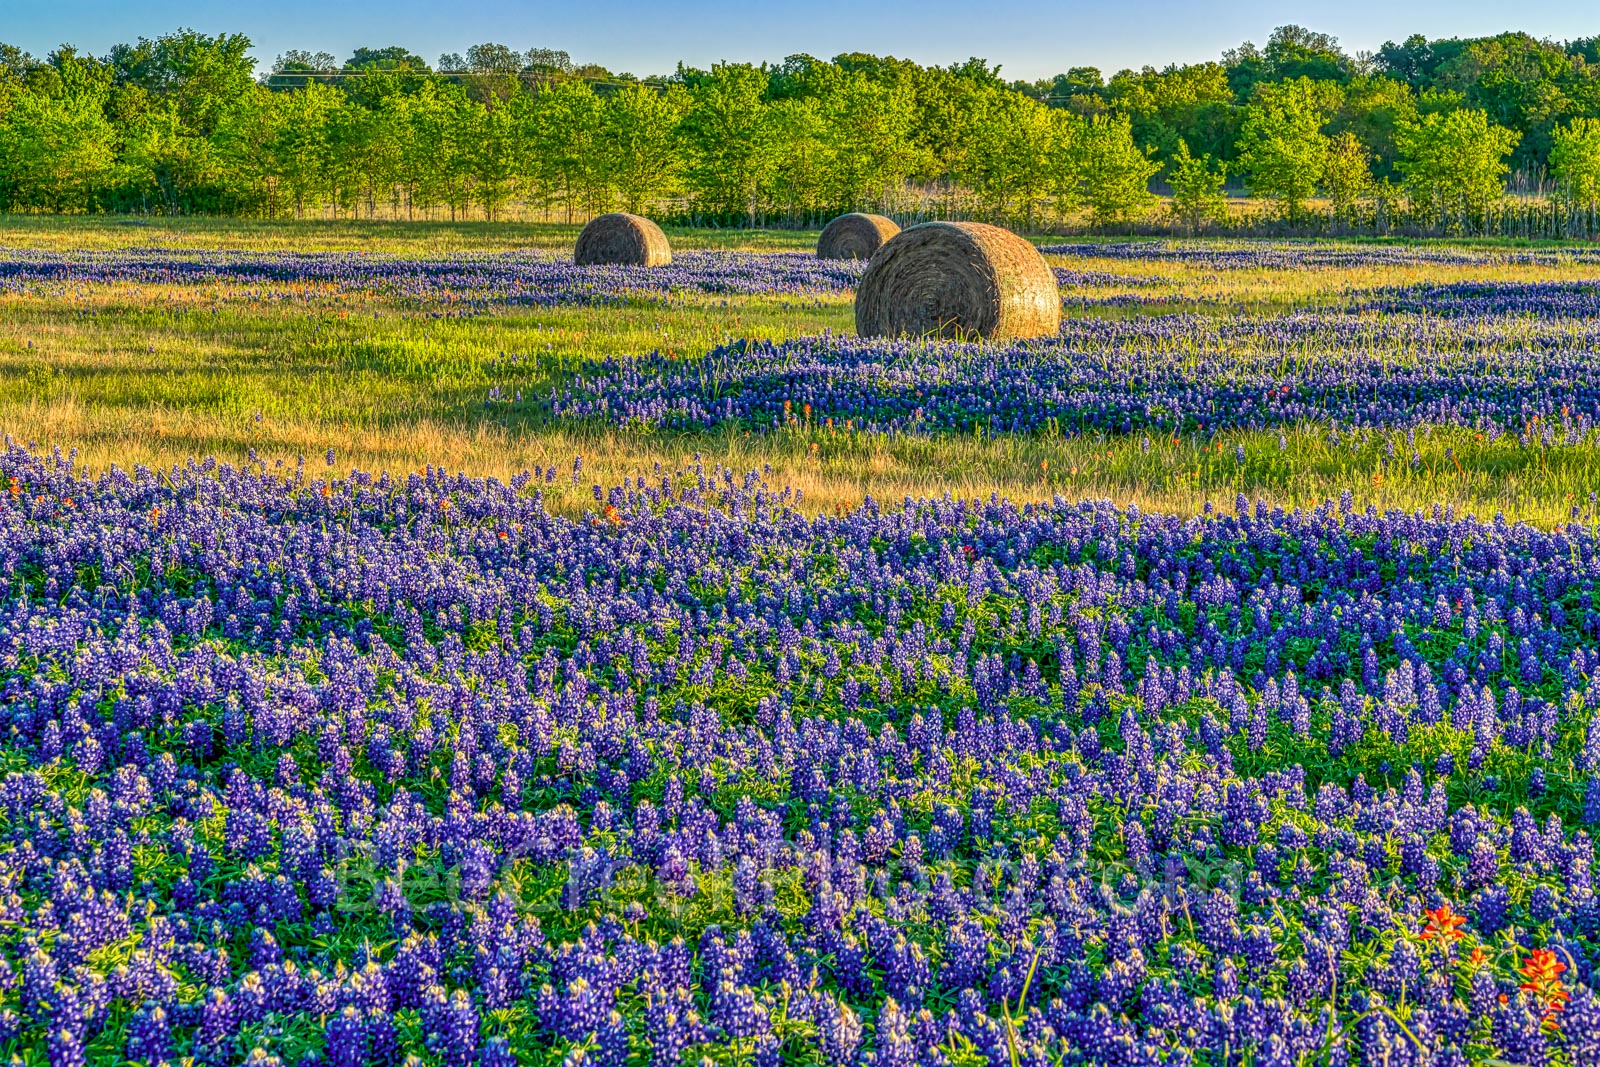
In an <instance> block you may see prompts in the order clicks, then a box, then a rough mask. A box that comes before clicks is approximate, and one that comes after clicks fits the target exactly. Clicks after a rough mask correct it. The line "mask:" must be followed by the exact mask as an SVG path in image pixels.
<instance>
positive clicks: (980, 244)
mask: <svg viewBox="0 0 1600 1067" xmlns="http://www.w3.org/2000/svg"><path fill="white" fill-rule="evenodd" d="M1060 328H1061V292H1060V289H1059V288H1058V287H1057V286H1056V276H1055V273H1054V272H1053V271H1051V269H1050V266H1049V264H1047V263H1045V261H1044V257H1043V256H1041V255H1040V254H1039V250H1038V249H1037V248H1034V247H1033V245H1031V244H1029V243H1028V242H1027V241H1025V240H1023V239H1022V238H1021V237H1018V236H1017V235H1016V234H1014V233H1012V232H1011V231H1009V230H1003V229H1001V228H1000V227H998V226H989V225H985V224H984V223H981V222H925V223H923V224H922V225H920V226H912V227H911V228H910V229H907V230H902V231H901V232H900V233H899V235H898V236H896V237H894V238H892V239H890V240H889V241H887V242H886V243H885V244H884V246H883V247H882V248H880V249H878V251H877V252H876V253H875V254H874V255H873V257H872V260H871V262H869V263H868V264H867V269H866V272H865V273H864V274H863V275H862V276H861V283H860V285H858V286H857V287H856V333H858V334H860V335H861V336H863V337H900V336H910V337H926V336H934V337H944V338H952V339H956V338H971V337H974V336H976V337H983V338H993V339H995V340H1006V339H1017V338H1024V337H1046V336H1053V335H1054V334H1055V333H1056V332H1057V331H1058V330H1059V329H1060Z"/></svg>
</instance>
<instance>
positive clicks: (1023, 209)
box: [955, 86, 1060, 222]
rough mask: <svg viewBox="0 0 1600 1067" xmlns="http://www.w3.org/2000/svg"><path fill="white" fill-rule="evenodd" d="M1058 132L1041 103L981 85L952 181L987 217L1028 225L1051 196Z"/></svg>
mask: <svg viewBox="0 0 1600 1067" xmlns="http://www.w3.org/2000/svg"><path fill="white" fill-rule="evenodd" d="M1059 129H1060V127H1058V126H1057V125H1056V124H1055V121H1054V118H1053V113H1052V112H1051V110H1050V109H1049V108H1047V107H1045V106H1044V105H1043V104H1041V103H1039V102H1037V101H1035V100H1030V99H1028V98H1027V97H1025V96H1022V95H1020V94H1018V93H1014V92H1012V91H1011V90H1009V89H1007V88H1005V87H1003V86H989V87H986V88H984V89H983V104H982V110H981V111H979V112H978V114H977V115H976V116H975V119H974V121H973V123H972V128H971V133H970V135H969V137H968V138H967V143H966V146H965V151H964V152H963V155H962V157H961V161H960V164H959V167H958V169H957V170H956V171H955V177H956V178H957V179H958V180H959V181H961V182H962V184H964V185H965V186H966V187H967V188H968V189H970V190H971V191H972V193H973V195H975V196H976V197H977V199H978V203H979V204H980V205H981V206H982V209H983V210H984V212H985V213H987V214H988V215H990V216H991V217H994V218H999V219H1006V218H1022V219H1025V220H1027V221H1029V222H1031V221H1032V219H1033V217H1034V214H1035V212H1036V210H1037V208H1038V206H1039V204H1040V203H1041V202H1042V201H1043V200H1044V199H1045V198H1046V197H1047V196H1048V195H1049V194H1050V192H1051V187H1052V184H1053V181H1054V177H1055V170H1054V167H1053V166H1052V163H1053V161H1054V160H1055V159H1057V158H1058V155H1059V154H1058V153H1057V152H1056V151H1055V150H1054V148H1055V146H1054V144H1053V138H1054V136H1055V135H1056V133H1057V132H1058V130H1059Z"/></svg>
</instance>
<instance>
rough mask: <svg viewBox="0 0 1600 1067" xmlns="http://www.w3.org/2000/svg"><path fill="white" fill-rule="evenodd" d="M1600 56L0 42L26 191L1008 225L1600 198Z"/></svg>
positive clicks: (1564, 50)
mask: <svg viewBox="0 0 1600 1067" xmlns="http://www.w3.org/2000/svg"><path fill="white" fill-rule="evenodd" d="M1597 52H1600V48H1597V46H1596V45H1595V41H1594V40H1593V39H1589V40H1583V41H1573V42H1569V43H1567V44H1565V45H1563V44H1559V43H1556V42H1551V41H1540V40H1535V39H1534V38H1532V37H1529V36H1527V35H1526V34H1517V33H1507V34H1500V35H1498V36H1495V37H1486V38H1476V39H1467V40H1445V41H1441V40H1429V39H1427V38H1424V37H1420V36H1414V37H1411V38H1407V39H1406V40H1405V41H1404V42H1402V43H1400V44H1394V43H1393V42H1390V43H1388V44H1386V45H1385V46H1384V47H1383V48H1382V49H1380V50H1379V52H1378V53H1377V54H1376V55H1374V56H1356V57H1352V56H1350V55H1349V54H1347V53H1346V52H1345V51H1343V49H1342V48H1341V47H1340V45H1339V42H1338V41H1336V40H1334V39H1333V38H1331V37H1329V36H1327V35H1326V34H1321V33H1318V32H1315V31H1314V30H1311V29H1306V28H1304V27H1298V26H1284V27H1280V28H1279V29H1277V30H1275V31H1274V32H1273V33H1272V35H1271V36H1270V37H1269V38H1268V39H1267V42H1266V44H1265V45H1264V46H1262V47H1259V48H1258V47H1256V46H1255V45H1252V44H1250V43H1249V42H1245V43H1244V44H1242V45H1240V46H1239V47H1238V48H1236V49H1232V50H1230V51H1229V52H1227V53H1225V54H1224V56H1223V57H1222V58H1221V60H1220V61H1217V62H1208V63H1196V64H1191V65H1187V66H1170V67H1167V68H1165V69H1161V70H1157V69H1155V68H1152V67H1146V68H1144V69H1143V70H1139V71H1131V70H1124V71H1119V72H1116V73H1114V74H1112V75H1111V76H1110V77H1109V78H1107V77H1105V76H1104V75H1103V74H1102V72H1101V71H1100V70H1098V69H1095V68H1092V67H1078V68H1073V69H1072V70H1070V71H1068V72H1066V73H1065V74H1061V75H1058V76H1056V77H1054V78H1047V79H1040V80H1038V81H1035V82H1009V83H1008V82H1007V81H1005V80H1004V79H1003V78H1002V76H1001V71H1000V68H998V67H997V66H994V65H992V64H990V63H988V62H986V61H984V60H982V59H977V58H974V59H969V60H967V61H965V62H962V63H957V64H953V65H951V66H948V67H934V66H921V65H918V64H916V63H912V62H910V61H907V60H903V59H897V58H895V57H892V56H874V55H867V54H863V53H850V54H846V55H840V56H836V57H834V58H833V59H831V60H824V59H818V58H816V57H813V56H807V55H795V56H790V57H788V58H787V59H785V60H783V61H782V62H780V63H777V64H774V65H770V66H765V65H764V66H753V65H749V64H724V65H718V66H714V67H712V68H710V69H708V70H699V69H693V68H689V67H683V66H680V67H679V69H678V70H677V71H676V72H675V73H674V74H673V75H671V76H670V77H667V78H657V79H648V80H643V81H641V80H640V79H638V78H635V77H634V76H632V75H630V74H625V73H614V72H612V71H608V70H606V69H604V68H602V67H599V66H596V65H594V64H578V63H575V62H574V61H573V59H572V57H571V56H570V55H568V54H567V53H566V52H564V51H561V50H559V49H555V48H549V47H543V46H534V47H530V48H526V49H524V48H521V47H520V46H512V45H509V44H502V43H496V42H484V43H481V44H477V45H474V46H472V47H471V48H468V49H467V50H466V53H465V55H456V54H453V53H452V54H446V55H444V56H441V57H440V59H439V61H438V63H437V64H435V65H434V67H433V69H430V67H429V64H428V63H427V62H426V61H424V60H423V59H422V57H421V56H420V55H418V54H417V53H415V52H413V51H411V50H410V49H408V48H406V47H404V46H402V45H394V44H391V45H383V46H371V47H361V48H357V49H355V50H354V51H353V52H352V53H351V54H350V55H349V57H348V58H347V59H345V60H343V61H340V60H338V59H337V58H336V57H335V56H333V55H331V54H329V53H326V52H318V51H311V50H304V49H297V50H289V51H285V52H284V53H283V54H281V55H279V56H278V57H277V58H276V60H275V62H273V64H272V66H271V69H270V70H269V71H266V72H264V73H263V74H262V77H261V78H260V79H259V80H257V78H256V76H255V61H254V59H253V58H252V57H251V55H250V42H249V41H248V40H247V39H246V38H244V37H242V36H240V35H237V34H219V35H216V36H208V35H206V34H202V33H198V32H196V31H193V30H179V31H177V32H174V33H171V34H167V35H164V36H161V37H157V38H155V39H146V38H140V39H139V40H138V41H136V42H135V43H132V44H122V45H117V46H115V47H114V48H112V49H111V50H110V52H109V53H108V54H107V55H106V56H104V57H101V58H96V57H93V56H88V55H82V54H79V53H77V52H75V51H74V50H73V49H70V48H62V49H60V50H58V51H57V52H54V53H52V54H51V55H50V56H48V57H46V58H44V59H38V58H35V57H34V56H32V55H29V54H28V53H26V52H24V51H22V50H21V49H19V48H16V47H13V46H8V45H4V44H0V209H3V210H13V211H85V212H87V211H147V212H163V213H246V214H261V215H269V216H271V215H278V214H285V213H290V214H293V213H308V212H327V211H332V212H337V213H340V214H358V213H363V212H365V213H368V214H370V213H373V212H375V211H376V210H377V209H378V207H379V205H386V206H388V207H389V208H390V209H391V210H394V211H397V212H404V213H409V214H415V213H416V212H419V211H421V212H436V211H448V212H450V213H451V214H452V215H454V216H460V214H461V213H462V212H467V211H473V212H482V213H484V214H486V215H488V216H490V217H497V216H499V215H501V214H502V213H503V212H504V211H505V210H506V207H507V205H509V204H512V203H514V202H527V203H531V204H534V205H537V206H542V207H544V208H545V209H546V210H552V211H557V212H567V213H572V214H574V215H576V214H579V213H588V212H593V211H599V210H603V209H608V208H614V207H625V208H630V209H632V210H637V211H646V212H648V211H652V210H661V209H663V208H668V207H669V206H670V209H671V210H674V211H679V212H692V213H694V214H696V215H698V216H700V217H707V218H718V219H722V220H725V221H729V222H733V221H738V220H745V221H751V220H756V219H759V218H770V217H773V216H783V217H788V218H817V217H821V216H826V215H827V214H830V213H833V212H837V211H841V210H852V209H873V210H887V211H896V210H900V209H902V208H903V207H906V206H909V204H910V203H912V202H913V201H914V199H915V198H917V197H926V196H937V197H939V198H941V199H942V201H943V203H944V205H945V208H944V209H945V210H952V211H962V212H969V213H975V214H979V215H985V216H991V217H995V218H999V219H1002V220H1006V221H1019V222H1023V223H1027V222H1041V221H1045V220H1051V219H1060V218H1065V217H1068V216H1074V217H1075V216H1076V213H1078V212H1080V211H1083V210H1085V209H1087V211H1088V213H1089V214H1090V215H1091V216H1092V218H1093V219H1094V220H1095V221H1097V222H1101V223H1107V224H1111V223H1122V222H1126V221H1128V220H1131V219H1134V218H1137V217H1138V216H1139V215H1140V214H1141V213H1142V212H1143V211H1144V209H1145V208H1146V206H1147V205H1148V204H1149V203H1150V199H1151V198H1150V196H1149V193H1148V181H1149V179H1150V177H1151V176H1152V175H1153V174H1155V173H1156V172H1157V171H1159V170H1160V169H1162V168H1165V172H1166V174H1167V177H1168V181H1169V183H1170V184H1171V185H1172V188H1173V190H1174V193H1175V195H1176V196H1178V197H1180V198H1182V200H1183V202H1182V203H1181V204H1175V205H1174V215H1175V217H1179V218H1183V219H1189V220H1192V223H1193V224H1194V225H1199V224H1201V223H1202V222H1203V221H1204V219H1205V218H1206V217H1209V216H1208V214H1207V213H1208V212H1210V211H1212V209H1213V207H1214V205H1215V203H1216V201H1215V199H1214V197H1213V192H1215V193H1218V194H1220V190H1216V188H1215V187H1216V186H1217V184H1218V182H1219V180H1224V179H1219V177H1218V176H1220V175H1224V174H1225V175H1226V176H1227V178H1226V179H1225V180H1227V181H1236V182H1239V181H1242V182H1244V183H1246V184H1248V186H1249V188H1250V189H1251V190H1253V191H1254V192H1255V193H1257V194H1259V195H1261V196H1264V197H1266V198H1268V199H1270V200H1271V201H1272V202H1273V204H1274V205H1275V206H1276V208H1277V209H1278V212H1279V213H1280V214H1281V215H1283V216H1285V217H1288V218H1297V217H1298V216H1301V215H1303V213H1304V212H1305V211H1306V210H1307V208H1308V205H1309V204H1311V203H1312V201H1313V199H1314V198H1315V197H1317V196H1318V195H1324V196H1326V197H1327V198H1328V200H1329V202H1331V203H1332V205H1333V208H1334V212H1335V213H1336V214H1338V213H1348V212H1349V211H1352V210H1354V208H1355V206H1356V205H1358V204H1360V203H1361V201H1362V200H1363V199H1365V198H1367V197H1370V196H1371V195H1372V194H1373V190H1374V184H1373V182H1374V178H1375V177H1376V178H1381V179H1384V180H1385V181H1388V180H1389V179H1392V178H1400V179H1402V180H1403V182H1404V188H1405V190H1406V191H1407V192H1408V193H1409V195H1410V197H1411V198H1412V199H1413V200H1414V201H1416V202H1417V203H1418V204H1421V205H1423V207H1425V208H1426V210H1428V211H1433V212H1435V213H1440V212H1443V213H1452V212H1457V213H1458V212H1461V211H1469V210H1478V211H1481V210H1482V209H1483V207H1484V206H1485V205H1487V204H1490V203H1492V202H1493V201H1494V200H1495V199H1496V198H1497V197H1499V196H1500V194H1501V191H1502V186H1503V183H1504V180H1505V177H1506V175H1507V173H1508V170H1509V168H1530V169H1532V170H1538V169H1541V168H1548V173H1549V174H1550V175H1552V177H1553V178H1554V179H1555V181H1556V184H1557V186H1558V187H1559V191H1560V193H1561V195H1562V196H1563V197H1565V198H1566V199H1567V200H1568V201H1569V202H1573V203H1577V202H1580V201H1585V200H1592V199H1593V197H1594V195H1595V194H1594V191H1593V190H1594V178H1593V177H1592V174H1593V164H1592V162H1591V161H1592V159H1593V157H1594V155H1595V152H1596V150H1595V148H1594V147H1593V143H1594V140H1595V138H1596V134H1595V133H1594V132H1593V130H1594V127H1593V123H1594V122H1595V121H1596V120H1600V54H1596V53H1597ZM1385 187H1387V186H1385ZM1180 189H1182V190H1189V191H1188V192H1182V191H1180ZM1191 194H1192V196H1193V197H1198V199H1193V198H1191Z"/></svg>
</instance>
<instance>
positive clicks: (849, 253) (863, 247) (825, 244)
mask: <svg viewBox="0 0 1600 1067" xmlns="http://www.w3.org/2000/svg"><path fill="white" fill-rule="evenodd" d="M899 232H900V226H899V224H898V223H896V222H895V221H894V220H893V219H886V218H884V217H883V216H882V215H865V214H862V213H861V212H859V211H855V212H851V213H850V214H848V215H840V216H839V217H838V218H836V219H834V220H833V221H832V222H830V223H828V225H827V226H825V227H823V230H822V236H821V237H819V238H817V258H818V259H871V258H872V254H873V253H874V252H876V251H877V250H878V249H879V248H881V247H882V246H883V243H884V242H885V241H887V240H888V239H889V238H891V237H893V236H894V235H895V234H897V233H899Z"/></svg>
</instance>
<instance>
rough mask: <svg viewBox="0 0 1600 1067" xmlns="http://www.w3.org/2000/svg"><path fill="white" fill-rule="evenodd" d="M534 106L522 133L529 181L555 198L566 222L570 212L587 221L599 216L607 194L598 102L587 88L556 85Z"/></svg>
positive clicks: (580, 83) (581, 84) (576, 83)
mask: <svg viewBox="0 0 1600 1067" xmlns="http://www.w3.org/2000/svg"><path fill="white" fill-rule="evenodd" d="M534 100H535V106H534V107H532V108H531V109H529V111H528V112H527V114H526V127H525V128H526V129H527V130H528V140H529V143H530V144H531V146H532V147H533V149H534V153H535V159H536V161H537V163H536V167H535V174H534V177H535V178H536V180H537V181H538V182H539V183H540V185H541V186H542V187H543V188H544V189H545V190H547V192H549V193H552V194H555V195H557V196H559V198H560V199H561V201H562V203H563V204H564V205H565V206H566V210H567V219H568V221H569V222H570V221H571V219H572V211H573V208H575V207H582V208H583V209H584V210H585V211H587V212H588V213H589V214H591V215H593V214H597V213H598V212H600V211H603V210H604V209H605V208H606V207H608V206H609V199H610V189H609V186H608V185H607V178H608V175H607V163H608V160H607V156H606V153H605V152H604V150H603V149H602V146H601V143H600V142H601V139H602V136H603V135H602V132H601V112H600V100H599V98H598V97H596V96H595V94H594V90H593V89H592V88H590V87H589V83H588V82H584V81H561V82H556V83H555V84H553V85H551V86H550V87H549V88H548V89H546V90H544V91H543V92H541V93H540V94H539V95H538V96H537V97H535V98H534Z"/></svg>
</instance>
